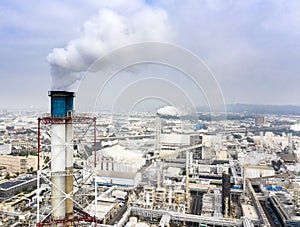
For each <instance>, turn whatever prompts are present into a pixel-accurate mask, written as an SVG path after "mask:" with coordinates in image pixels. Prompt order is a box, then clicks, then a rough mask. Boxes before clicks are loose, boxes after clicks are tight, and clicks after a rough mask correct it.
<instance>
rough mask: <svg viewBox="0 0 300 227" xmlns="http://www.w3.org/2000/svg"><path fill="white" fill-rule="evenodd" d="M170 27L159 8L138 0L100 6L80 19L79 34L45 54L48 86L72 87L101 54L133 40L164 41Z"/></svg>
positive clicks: (60, 88) (66, 88)
mask: <svg viewBox="0 0 300 227" xmlns="http://www.w3.org/2000/svg"><path fill="white" fill-rule="evenodd" d="M170 31H171V29H170V28H169V23H168V15H167V13H166V11H164V10H163V9H160V8H154V7H151V6H148V5H146V4H145V3H141V2H139V3H138V4H136V6H132V5H131V7H130V9H128V8H126V10H120V9H118V8H117V7H116V10H114V9H112V8H105V7H103V8H101V9H100V10H99V12H98V14H97V15H96V16H94V17H93V18H91V19H90V20H89V21H87V22H85V23H84V25H83V27H82V36H81V37H79V38H78V39H75V40H72V41H70V42H69V43H68V45H67V46H66V47H64V48H54V49H53V51H52V52H51V53H50V54H49V55H48V56H47V60H48V62H49V63H50V65H51V74H52V89H57V90H74V89H75V87H76V83H75V82H76V81H79V80H80V79H81V77H82V75H83V72H84V71H85V70H87V68H88V67H89V66H90V65H91V64H92V63H93V62H94V61H96V60H97V59H98V58H100V57H101V56H103V55H104V54H106V53H108V52H109V51H111V50H113V49H116V48H118V47H121V46H124V45H127V44H132V43H136V42H143V41H167V40H168V37H169V35H170Z"/></svg>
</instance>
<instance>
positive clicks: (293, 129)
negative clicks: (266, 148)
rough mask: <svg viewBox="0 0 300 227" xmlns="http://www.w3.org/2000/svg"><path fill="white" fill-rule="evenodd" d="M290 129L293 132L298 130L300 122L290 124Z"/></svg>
mask: <svg viewBox="0 0 300 227" xmlns="http://www.w3.org/2000/svg"><path fill="white" fill-rule="evenodd" d="M290 130H292V131H295V132H299V131H300V124H295V125H292V126H291V128H290Z"/></svg>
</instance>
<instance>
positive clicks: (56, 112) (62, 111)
mask: <svg viewBox="0 0 300 227" xmlns="http://www.w3.org/2000/svg"><path fill="white" fill-rule="evenodd" d="M48 95H49V96H50V97H51V117H54V118H65V117H72V116H73V103H74V97H75V92H68V91H49V92H48Z"/></svg>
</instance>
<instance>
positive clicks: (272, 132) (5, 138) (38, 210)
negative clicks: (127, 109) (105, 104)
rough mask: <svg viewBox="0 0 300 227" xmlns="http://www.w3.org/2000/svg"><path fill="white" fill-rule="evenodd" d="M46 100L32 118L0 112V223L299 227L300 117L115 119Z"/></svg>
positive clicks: (62, 98)
mask: <svg viewBox="0 0 300 227" xmlns="http://www.w3.org/2000/svg"><path fill="white" fill-rule="evenodd" d="M49 97H50V103H51V111H50V113H45V114H41V113H39V114H37V116H36V118H35V119H36V120H35V121H32V118H31V117H28V119H29V120H28V119H27V120H25V119H26V117H24V115H19V116H14V117H11V114H7V113H2V114H1V118H2V119H4V118H5V119H6V122H7V124H6V125H3V127H2V130H1V144H0V146H1V161H0V173H1V177H2V180H1V181H0V198H1V203H0V211H1V219H0V221H1V225H2V226H57V227H60V226H118V227H121V226H127V227H130V226H136V227H138V226H145V227H146V226H149V227H150V226H152V227H153V226H161V227H169V226H170V227H173V226H174V227H175V226H216V227H218V226H246V227H248V226H300V178H299V168H298V167H299V166H300V165H299V160H300V159H299V157H300V155H299V154H300V137H299V133H298V131H297V130H293V125H295V123H297V122H298V121H299V120H300V118H299V117H297V116H272V115H270V116H265V117H263V116H246V117H245V116H241V115H238V114H235V115H234V120H230V119H228V120H226V122H223V121H207V120H201V119H200V117H199V120H196V121H195V120H192V119H189V118H188V117H186V118H184V119H180V118H178V117H177V118H174V117H170V116H163V115H159V114H156V113H155V114H152V113H133V114H132V115H131V116H127V115H126V116H125V115H122V114H117V115H116V116H115V117H114V118H113V121H112V118H111V117H110V115H109V113H104V112H103V113H97V114H96V115H95V116H91V115H89V114H85V113H77V112H76V110H75V108H74V100H75V93H74V92H67V91H50V92H49ZM237 118H238V119H237ZM262 118H263V119H262ZM14 119H18V120H17V122H18V123H19V124H20V122H22V121H23V122H24V124H23V126H22V127H21V128H19V129H17V128H14V127H12V126H13V125H14V124H15V121H14ZM20 119H22V120H20ZM26 122H27V123H28V122H31V123H30V124H28V127H27V124H26ZM2 124H3V123H2ZM225 124H226V130H224V125H225ZM29 127H30V130H29ZM22 130H23V131H24V130H25V132H24V133H23V131H22ZM20 132H22V133H20ZM12 137H14V141H10V140H9V138H12ZM28 146H30V147H28ZM24 151H26V152H27V153H26V155H25V156H24V155H22V152H24Z"/></svg>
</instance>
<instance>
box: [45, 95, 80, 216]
mask: <svg viewBox="0 0 300 227" xmlns="http://www.w3.org/2000/svg"><path fill="white" fill-rule="evenodd" d="M49 96H50V97H51V118H52V119H53V121H52V126H51V127H52V134H51V182H52V185H51V208H52V210H53V212H52V219H53V220H62V219H65V218H67V219H72V217H73V202H72V196H73V195H72V194H73V147H72V137H73V126H72V116H73V100H74V97H75V93H74V92H66V91H50V92H49ZM64 200H65V201H64Z"/></svg>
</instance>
